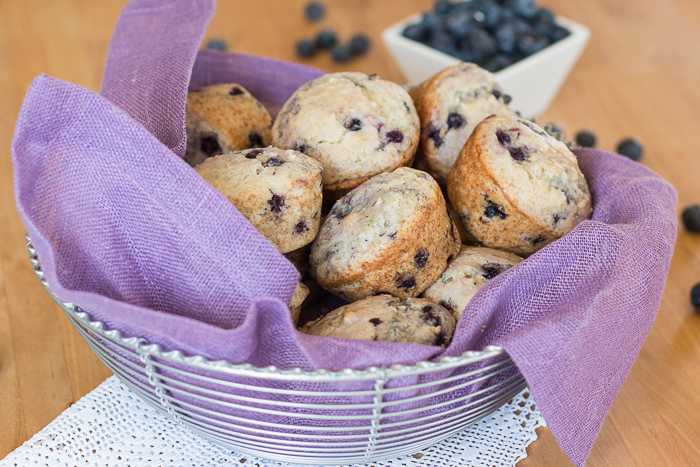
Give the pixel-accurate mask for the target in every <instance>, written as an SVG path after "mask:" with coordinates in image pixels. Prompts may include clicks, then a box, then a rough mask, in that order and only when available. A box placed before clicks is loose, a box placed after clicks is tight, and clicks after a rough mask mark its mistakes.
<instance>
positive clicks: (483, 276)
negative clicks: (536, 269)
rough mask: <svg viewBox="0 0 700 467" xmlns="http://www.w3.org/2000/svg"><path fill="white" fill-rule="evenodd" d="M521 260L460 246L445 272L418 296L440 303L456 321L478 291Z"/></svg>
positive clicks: (487, 249)
mask: <svg viewBox="0 0 700 467" xmlns="http://www.w3.org/2000/svg"><path fill="white" fill-rule="evenodd" d="M522 260H523V259H522V258H520V257H519V256H516V255H514V254H512V253H508V252H505V251H499V250H494V249H492V248H483V247H474V246H462V248H461V249H460V250H459V253H458V254H457V257H456V258H455V259H454V260H452V262H451V263H450V264H449V265H448V266H447V269H446V270H445V272H443V273H442V275H441V276H440V277H439V278H438V280H436V281H435V283H434V284H433V285H431V286H430V287H428V288H427V290H426V291H425V292H423V295H421V297H423V298H427V299H428V300H432V301H434V302H435V303H439V304H440V305H441V306H442V307H444V308H446V309H447V310H449V311H450V312H451V313H452V316H454V318H455V321H458V320H459V318H460V316H461V315H462V312H463V311H464V308H466V306H467V304H468V303H469V301H470V300H471V299H472V297H473V296H474V294H475V293H476V291H477V290H479V289H480V288H481V287H482V286H483V285H484V284H486V283H487V282H488V281H490V280H491V279H493V278H494V277H496V276H497V275H499V274H500V273H502V272H503V271H506V270H508V269H510V268H511V267H513V266H515V265H516V264H518V263H520V262H521V261H522Z"/></svg>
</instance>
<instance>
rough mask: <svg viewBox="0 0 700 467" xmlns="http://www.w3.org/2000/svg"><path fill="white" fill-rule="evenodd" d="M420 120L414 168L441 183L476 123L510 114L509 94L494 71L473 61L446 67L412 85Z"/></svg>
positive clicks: (444, 181) (441, 184) (412, 94)
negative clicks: (504, 91)
mask: <svg viewBox="0 0 700 467" xmlns="http://www.w3.org/2000/svg"><path fill="white" fill-rule="evenodd" d="M409 94H410V95H411V97H412V98H413V102H414V103H415V105H416V110H417V111H418V117H420V121H421V136H420V144H419V145H418V152H417V153H416V164H415V167H416V168H417V169H420V170H424V171H426V172H428V173H429V174H430V175H432V176H433V177H435V180H437V182H438V183H439V184H440V186H445V185H446V184H447V176H448V175H449V173H450V170H451V169H452V165H453V164H454V162H455V159H457V156H458V155H459V152H460V151H461V150H462V147H464V143H466V142H467V139H469V135H471V134H472V131H474V128H476V125H478V124H479V123H480V122H481V121H482V120H483V119H485V118H486V117H488V116H489V115H510V114H513V111H512V110H510V108H508V103H509V102H510V96H508V95H506V94H503V91H502V89H501V87H500V86H499V85H498V83H497V82H496V78H495V76H494V75H493V74H491V73H489V72H488V71H486V70H484V69H483V68H480V67H478V66H477V65H474V64H473V63H460V64H459V65H455V66H453V67H450V68H446V69H445V70H443V71H441V72H440V73H438V74H436V75H435V76H433V77H432V78H429V79H428V80H426V81H424V82H422V83H421V84H419V85H418V86H416V87H414V88H412V89H411V90H410V91H409Z"/></svg>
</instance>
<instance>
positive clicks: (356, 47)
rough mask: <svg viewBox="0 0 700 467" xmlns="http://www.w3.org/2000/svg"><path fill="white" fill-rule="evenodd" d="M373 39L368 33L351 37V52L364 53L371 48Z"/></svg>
mask: <svg viewBox="0 0 700 467" xmlns="http://www.w3.org/2000/svg"><path fill="white" fill-rule="evenodd" d="M370 45H371V41H370V40H369V37H367V35H366V34H362V33H360V34H355V35H354V36H353V38H352V39H350V52H352V54H353V55H362V54H364V53H365V52H367V51H368V50H369V46H370Z"/></svg>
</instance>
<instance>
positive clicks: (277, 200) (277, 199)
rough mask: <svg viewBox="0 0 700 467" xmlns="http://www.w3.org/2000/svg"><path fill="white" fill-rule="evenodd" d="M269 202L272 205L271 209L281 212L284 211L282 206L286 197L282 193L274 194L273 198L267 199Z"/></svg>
mask: <svg viewBox="0 0 700 467" xmlns="http://www.w3.org/2000/svg"><path fill="white" fill-rule="evenodd" d="M267 204H269V205H270V211H272V212H274V213H277V214H279V213H281V212H282V207H283V206H284V198H282V197H281V196H280V195H275V194H273V195H272V198H270V199H269V200H268V201H267Z"/></svg>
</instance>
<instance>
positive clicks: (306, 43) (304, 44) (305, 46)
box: [297, 39, 316, 57]
mask: <svg viewBox="0 0 700 467" xmlns="http://www.w3.org/2000/svg"><path fill="white" fill-rule="evenodd" d="M314 52H316V44H314V42H313V41H310V40H309V39H301V40H300V41H299V42H297V54H298V55H299V56H300V57H311V56H313V54H314Z"/></svg>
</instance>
